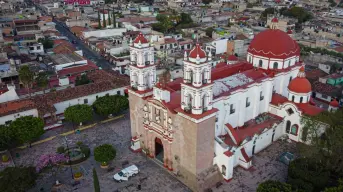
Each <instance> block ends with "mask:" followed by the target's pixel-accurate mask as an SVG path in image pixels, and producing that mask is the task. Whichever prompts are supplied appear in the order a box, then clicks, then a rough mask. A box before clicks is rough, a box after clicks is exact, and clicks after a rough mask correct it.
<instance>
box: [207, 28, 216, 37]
mask: <svg viewBox="0 0 343 192" xmlns="http://www.w3.org/2000/svg"><path fill="white" fill-rule="evenodd" d="M213 31H214V29H213V27H208V28H206V29H205V32H206V35H207V36H209V37H211V38H212V32H213Z"/></svg>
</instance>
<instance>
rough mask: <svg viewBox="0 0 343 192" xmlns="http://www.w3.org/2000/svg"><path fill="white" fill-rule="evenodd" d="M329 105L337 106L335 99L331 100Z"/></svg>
mask: <svg viewBox="0 0 343 192" xmlns="http://www.w3.org/2000/svg"><path fill="white" fill-rule="evenodd" d="M329 105H330V106H332V107H339V103H338V101H337V100H336V99H334V100H332V101H331V102H330V104H329Z"/></svg>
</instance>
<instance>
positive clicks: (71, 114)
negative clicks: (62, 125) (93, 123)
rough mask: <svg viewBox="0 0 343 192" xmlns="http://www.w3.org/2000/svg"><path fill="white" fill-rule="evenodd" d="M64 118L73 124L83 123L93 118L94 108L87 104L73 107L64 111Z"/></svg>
mask: <svg viewBox="0 0 343 192" xmlns="http://www.w3.org/2000/svg"><path fill="white" fill-rule="evenodd" d="M64 117H65V119H66V120H67V121H69V122H72V123H82V122H86V121H89V120H91V119H92V118H93V111H92V107H91V106H89V105H86V104H83V105H80V104H78V105H73V106H70V107H68V108H67V109H66V110H65V111H64Z"/></svg>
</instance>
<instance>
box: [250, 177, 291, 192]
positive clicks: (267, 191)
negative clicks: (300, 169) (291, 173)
mask: <svg viewBox="0 0 343 192" xmlns="http://www.w3.org/2000/svg"><path fill="white" fill-rule="evenodd" d="M256 191H257V192H273V191H282V192H291V191H292V186H291V185H289V184H287V183H282V182H280V181H272V180H268V181H265V182H263V183H260V184H259V185H258V187H257V190H256Z"/></svg>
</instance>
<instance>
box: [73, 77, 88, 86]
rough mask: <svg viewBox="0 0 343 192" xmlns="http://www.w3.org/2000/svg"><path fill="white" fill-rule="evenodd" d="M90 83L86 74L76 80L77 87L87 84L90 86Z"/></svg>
mask: <svg viewBox="0 0 343 192" xmlns="http://www.w3.org/2000/svg"><path fill="white" fill-rule="evenodd" d="M88 83H90V80H89V79H88V77H87V75H86V74H83V75H81V77H80V76H77V77H76V80H75V85H76V86H79V85H85V84H88Z"/></svg>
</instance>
